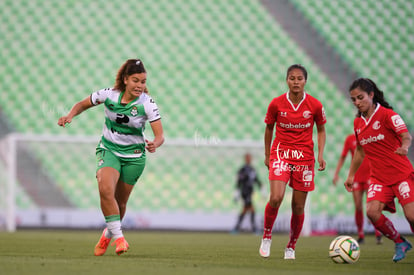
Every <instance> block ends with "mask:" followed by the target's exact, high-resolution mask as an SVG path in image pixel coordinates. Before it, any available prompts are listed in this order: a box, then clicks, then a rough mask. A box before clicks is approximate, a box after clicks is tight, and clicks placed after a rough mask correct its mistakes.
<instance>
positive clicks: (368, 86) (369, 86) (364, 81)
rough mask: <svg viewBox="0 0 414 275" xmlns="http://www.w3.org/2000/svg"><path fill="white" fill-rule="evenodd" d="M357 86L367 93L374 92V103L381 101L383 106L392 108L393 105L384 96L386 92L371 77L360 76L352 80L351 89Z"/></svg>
mask: <svg viewBox="0 0 414 275" xmlns="http://www.w3.org/2000/svg"><path fill="white" fill-rule="evenodd" d="M356 88H359V89H360V90H362V91H364V92H366V93H370V92H373V93H374V98H373V99H372V101H373V103H379V104H381V106H383V107H385V108H387V109H391V110H392V106H391V105H390V104H389V103H388V102H387V101H386V100H385V98H384V92H383V91H381V90H380V89H379V88H378V87H377V84H375V82H374V81H372V80H371V79H369V78H358V79H357V80H355V81H354V82H352V84H351V86H350V87H349V91H352V90H354V89H356ZM358 116H360V114H359V113H358Z"/></svg>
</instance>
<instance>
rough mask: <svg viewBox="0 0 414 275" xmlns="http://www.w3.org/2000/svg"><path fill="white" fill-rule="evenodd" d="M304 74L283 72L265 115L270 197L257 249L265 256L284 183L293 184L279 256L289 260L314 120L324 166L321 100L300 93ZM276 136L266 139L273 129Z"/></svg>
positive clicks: (305, 188)
mask: <svg viewBox="0 0 414 275" xmlns="http://www.w3.org/2000/svg"><path fill="white" fill-rule="evenodd" d="M307 77H308V73H307V71H306V69H305V68H304V67H303V66H302V65H299V64H295V65H292V66H290V67H289V68H288V70H287V75H286V82H287V85H288V87H289V90H288V92H287V93H285V94H283V95H281V96H279V97H276V98H274V99H273V100H272V101H271V102H270V104H269V107H268V109H267V114H266V117H265V123H266V128H265V134H264V144H265V161H264V162H265V165H266V166H267V167H268V168H269V182H270V199H269V202H268V203H267V205H266V207H265V212H264V233H263V238H262V242H261V245H260V249H259V253H260V255H261V256H262V257H269V255H270V245H271V242H272V229H273V224H274V222H275V220H276V217H277V213H278V210H279V207H280V205H281V203H282V200H283V197H284V195H285V190H286V185H287V183H289V186H290V187H291V188H293V193H292V217H291V223H290V225H291V228H290V240H289V243H288V244H287V246H286V249H285V256H284V258H285V259H295V246H296V242H297V240H298V238H299V235H300V232H301V231H302V226H303V221H304V218H305V216H304V208H305V203H306V197H307V194H308V192H309V191H312V190H314V165H315V157H314V151H313V140H312V134H313V126H314V124H315V123H316V128H317V141H318V164H319V168H318V170H319V171H323V170H324V169H325V165H326V163H325V160H324V158H323V152H324V147H325V140H326V133H325V126H324V124H325V123H326V117H325V111H324V109H323V106H322V104H321V103H320V102H319V101H318V100H317V99H316V98H314V97H312V96H311V95H309V94H308V93H306V92H305V90H304V87H305V84H306V81H307ZM275 125H276V135H275V138H274V141H273V145H272V146H271V143H272V137H273V132H274V128H275Z"/></svg>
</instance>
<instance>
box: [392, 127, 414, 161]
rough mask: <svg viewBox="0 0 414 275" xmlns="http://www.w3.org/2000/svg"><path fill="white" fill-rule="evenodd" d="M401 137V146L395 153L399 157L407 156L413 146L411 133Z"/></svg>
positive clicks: (402, 134) (405, 133)
mask: <svg viewBox="0 0 414 275" xmlns="http://www.w3.org/2000/svg"><path fill="white" fill-rule="evenodd" d="M400 137H401V146H400V147H399V148H397V150H395V153H396V154H398V155H402V156H406V155H407V154H408V149H409V148H410V146H411V141H412V137H411V135H410V133H409V132H404V133H401V134H400Z"/></svg>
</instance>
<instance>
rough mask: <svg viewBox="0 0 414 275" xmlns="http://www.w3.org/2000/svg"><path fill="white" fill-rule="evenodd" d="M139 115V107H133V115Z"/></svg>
mask: <svg viewBox="0 0 414 275" xmlns="http://www.w3.org/2000/svg"><path fill="white" fill-rule="evenodd" d="M137 114H138V108H137V106H133V107H132V108H131V115H132V116H136V115H137Z"/></svg>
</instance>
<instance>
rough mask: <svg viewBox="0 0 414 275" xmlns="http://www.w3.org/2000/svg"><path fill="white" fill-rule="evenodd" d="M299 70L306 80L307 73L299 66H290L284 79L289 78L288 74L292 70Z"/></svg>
mask: <svg viewBox="0 0 414 275" xmlns="http://www.w3.org/2000/svg"><path fill="white" fill-rule="evenodd" d="M294 69H299V70H301V71H302V73H303V75H304V76H305V80H308V71H306V69H305V67H303V66H302V65H301V64H293V65H291V66H290V67H289V68H288V69H287V72H286V79H287V78H288V77H289V73H290V72H291V71H292V70H294Z"/></svg>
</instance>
